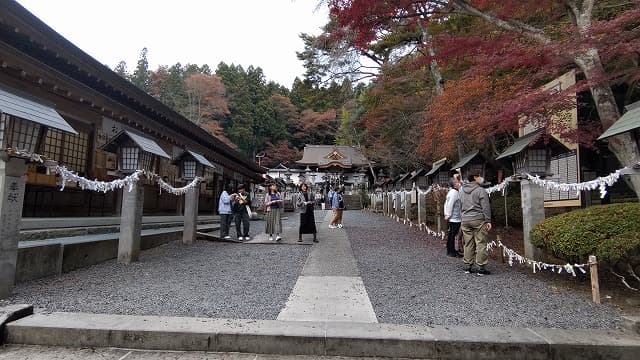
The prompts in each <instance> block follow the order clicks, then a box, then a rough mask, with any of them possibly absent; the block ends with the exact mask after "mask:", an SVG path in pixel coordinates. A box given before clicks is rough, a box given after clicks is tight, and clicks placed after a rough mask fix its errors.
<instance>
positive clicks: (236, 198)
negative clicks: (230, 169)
mask: <svg viewBox="0 0 640 360" xmlns="http://www.w3.org/2000/svg"><path fill="white" fill-rule="evenodd" d="M231 203H232V208H231V209H232V212H233V217H234V218H235V221H236V234H237V236H238V241H246V240H249V239H250V238H249V226H250V225H249V220H250V219H249V211H248V209H247V207H249V206H251V197H250V196H249V193H247V192H246V191H245V188H244V184H240V185H239V186H238V192H237V193H236V194H233V195H232V196H231Z"/></svg>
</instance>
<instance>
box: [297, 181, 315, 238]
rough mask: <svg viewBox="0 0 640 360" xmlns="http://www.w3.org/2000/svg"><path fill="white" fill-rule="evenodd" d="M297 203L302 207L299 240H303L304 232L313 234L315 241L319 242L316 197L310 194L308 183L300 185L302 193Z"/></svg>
mask: <svg viewBox="0 0 640 360" xmlns="http://www.w3.org/2000/svg"><path fill="white" fill-rule="evenodd" d="M296 204H297V205H298V207H299V208H300V211H301V212H300V228H299V229H298V242H302V234H313V242H316V243H317V242H318V238H317V237H316V232H317V231H316V218H315V215H314V213H313V209H314V207H315V198H314V197H313V196H312V195H311V194H309V191H308V187H307V184H305V183H302V185H300V193H299V194H298V200H297V201H296Z"/></svg>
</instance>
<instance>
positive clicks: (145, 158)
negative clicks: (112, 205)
mask: <svg viewBox="0 0 640 360" xmlns="http://www.w3.org/2000/svg"><path fill="white" fill-rule="evenodd" d="M141 152H142V164H141V165H142V170H149V171H155V170H156V169H155V164H154V163H153V159H154V156H153V154H152V153H150V152H146V151H142V150H141Z"/></svg>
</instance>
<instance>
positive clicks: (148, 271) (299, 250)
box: [0, 216, 311, 319]
mask: <svg viewBox="0 0 640 360" xmlns="http://www.w3.org/2000/svg"><path fill="white" fill-rule="evenodd" d="M289 218H291V219H290V220H287V221H297V217H295V216H289ZM263 231H264V222H263V221H252V222H251V231H250V233H251V235H252V236H254V235H255V234H258V233H261V232H263ZM232 233H235V230H232ZM310 251H311V246H285V245H282V246H278V245H247V244H244V245H243V244H234V243H222V242H209V241H197V242H196V243H195V244H194V245H192V246H183V245H182V244H181V243H180V242H177V241H176V242H172V243H169V244H165V245H163V246H160V247H157V248H154V249H150V250H146V251H142V252H141V256H140V262H136V263H133V264H131V265H128V266H123V265H120V264H117V263H116V262H115V260H110V261H107V262H104V263H101V264H98V265H94V266H91V267H89V268H85V269H80V270H76V271H73V272H70V273H66V274H63V275H62V276H60V277H53V278H46V279H40V280H36V281H32V282H27V283H24V284H19V285H17V286H16V288H15V290H14V295H13V296H12V297H10V298H9V299H7V300H5V301H1V300H0V306H1V305H2V303H3V302H4V303H7V302H8V303H27V304H33V305H34V307H36V309H37V311H40V312H46V311H69V312H90V313H112V314H131V315H167V316H196V317H218V318H244V319H276V317H277V316H278V313H279V312H280V310H281V308H282V307H283V306H284V304H285V303H286V301H287V298H288V296H289V293H290V292H291V290H292V289H293V286H294V284H295V282H296V280H297V278H298V275H299V274H300V272H301V271H302V267H303V265H304V262H305V260H306V258H307V256H308V254H309V252H310Z"/></svg>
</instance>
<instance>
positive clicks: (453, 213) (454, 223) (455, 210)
mask: <svg viewBox="0 0 640 360" xmlns="http://www.w3.org/2000/svg"><path fill="white" fill-rule="evenodd" d="M449 185H450V186H451V189H449V192H447V197H446V199H445V202H444V219H445V220H446V221H447V223H448V224H449V230H448V232H447V235H448V238H447V256H451V257H462V255H460V254H459V253H458V252H457V251H456V247H455V244H456V243H455V242H456V236H457V235H458V232H459V231H460V223H461V221H462V208H461V204H460V194H459V193H458V189H459V188H460V181H459V180H458V179H457V178H455V177H453V178H451V180H449Z"/></svg>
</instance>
